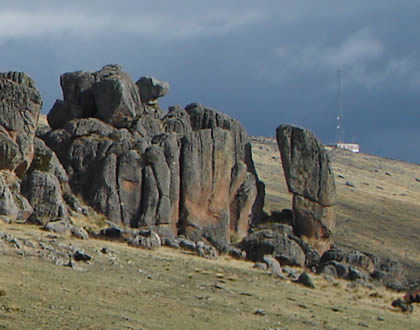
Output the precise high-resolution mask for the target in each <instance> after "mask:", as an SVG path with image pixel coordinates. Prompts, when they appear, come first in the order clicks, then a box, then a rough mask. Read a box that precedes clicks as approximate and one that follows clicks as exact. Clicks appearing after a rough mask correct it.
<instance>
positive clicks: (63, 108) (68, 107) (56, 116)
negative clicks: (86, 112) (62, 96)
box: [47, 100, 83, 129]
mask: <svg viewBox="0 0 420 330" xmlns="http://www.w3.org/2000/svg"><path fill="white" fill-rule="evenodd" d="M81 117H83V109H82V108H81V107H80V106H78V105H75V104H72V103H68V102H65V101H62V100H56V101H55V103H54V105H53V107H52V108H51V110H50V112H49V113H48V115H47V119H48V124H49V125H50V127H51V128H52V129H58V128H63V127H64V126H65V125H66V123H67V122H69V121H71V120H72V119H75V118H81Z"/></svg>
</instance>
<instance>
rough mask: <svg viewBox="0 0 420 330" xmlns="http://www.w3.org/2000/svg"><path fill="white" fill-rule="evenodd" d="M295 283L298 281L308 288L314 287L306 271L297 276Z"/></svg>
mask: <svg viewBox="0 0 420 330" xmlns="http://www.w3.org/2000/svg"><path fill="white" fill-rule="evenodd" d="M296 283H300V284H302V285H304V286H306V287H308V288H312V289H315V284H314V282H313V281H312V278H311V277H310V276H309V275H308V273H306V272H303V273H302V274H300V276H299V278H298V279H297V280H296Z"/></svg>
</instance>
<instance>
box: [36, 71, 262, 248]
mask: <svg viewBox="0 0 420 330" xmlns="http://www.w3.org/2000/svg"><path fill="white" fill-rule="evenodd" d="M60 81H61V87H62V89H63V98H64V100H63V101H57V103H56V105H55V106H54V107H53V109H52V112H51V115H50V117H49V122H50V125H51V128H52V130H50V131H48V130H45V131H43V132H42V133H41V132H40V134H39V136H40V137H42V139H43V140H44V141H45V144H46V146H47V147H48V148H50V149H51V150H53V151H54V152H55V153H56V155H57V157H58V159H59V161H60V162H61V163H62V164H63V167H64V169H65V171H66V173H67V175H68V185H69V186H70V187H71V192H72V193H73V195H80V196H82V197H83V199H84V200H85V201H86V202H87V203H88V204H89V205H90V206H92V207H93V208H94V209H95V210H96V211H97V212H100V213H103V214H104V215H105V216H106V217H107V218H108V219H109V220H111V221H112V222H113V223H115V224H117V225H118V224H124V225H128V226H130V227H134V228H137V227H139V228H148V229H151V230H153V231H155V232H156V233H159V234H161V235H163V236H165V237H168V238H173V237H176V236H177V235H180V234H184V235H185V237H186V238H188V239H191V240H193V241H195V242H198V241H200V240H203V241H204V242H209V243H211V244H213V245H214V246H216V247H217V248H218V249H219V250H225V249H227V247H228V244H229V237H230V232H231V231H233V232H236V233H238V234H239V236H240V237H244V236H246V235H247V233H248V229H249V227H250V224H251V223H252V222H253V221H255V219H257V218H258V217H259V215H260V214H261V213H262V207H263V199H264V186H263V184H262V183H261V182H260V181H259V180H258V176H257V174H256V171H255V168H254V164H253V161H252V157H251V149H250V143H249V139H248V135H247V133H246V131H245V130H244V128H243V127H242V126H241V125H240V124H239V122H237V121H236V120H234V119H232V118H230V117H229V116H227V115H225V114H221V113H219V112H217V111H215V110H213V109H210V108H206V107H204V106H202V105H199V104H192V105H189V106H187V107H186V108H185V109H182V108H181V107H171V108H170V110H169V112H168V113H167V114H166V115H165V116H163V115H162V112H161V110H160V108H159V105H158V103H157V99H158V98H159V97H161V96H163V95H164V94H165V93H166V92H167V90H166V89H167V86H166V84H165V83H162V82H158V81H157V80H154V79H149V78H144V79H140V80H139V81H138V82H137V85H136V84H134V83H133V82H132V80H131V78H130V77H129V76H128V74H126V73H124V72H123V71H122V69H121V67H119V66H116V65H109V66H105V67H104V68H102V69H101V70H99V71H97V72H92V73H89V72H73V73H65V74H63V75H62V76H61V79H60ZM57 109H58V110H57ZM60 109H61V110H60ZM63 109H64V110H63ZM66 109H67V110H66ZM60 182H61V181H60ZM62 185H63V184H62ZM62 189H63V190H65V189H64V188H62Z"/></svg>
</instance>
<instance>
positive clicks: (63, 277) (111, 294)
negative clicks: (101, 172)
mask: <svg viewBox="0 0 420 330" xmlns="http://www.w3.org/2000/svg"><path fill="white" fill-rule="evenodd" d="M0 231H2V232H5V231H7V232H8V233H9V235H13V236H14V238H15V240H16V239H17V241H18V242H21V243H22V246H23V247H22V248H21V249H18V250H17V249H16V247H15V246H13V245H10V246H9V245H7V244H3V246H2V249H1V251H2V253H1V256H0V267H1V268H0V269H1V272H0V327H2V328H9V329H40V328H42V329H58V328H61V329H63V328H64V329H70V328H74V329H75V328H79V329H80V328H89V329H274V328H278V329H337V328H339V329H363V328H366V327H370V328H374V329H377V328H381V329H416V327H417V325H418V324H419V322H420V311H419V310H415V311H414V313H413V314H410V315H403V314H402V313H400V312H397V311H395V310H394V309H393V308H392V307H391V305H390V303H391V301H392V300H393V299H395V298H396V297H399V296H400V294H397V293H393V292H390V291H387V290H385V289H383V288H375V289H366V288H362V287H357V286H356V287H355V286H353V285H352V283H351V282H346V281H342V280H334V281H333V282H327V281H326V280H325V279H323V278H322V277H321V276H316V275H312V276H313V279H314V282H315V285H316V288H315V289H309V288H306V287H303V286H300V285H298V284H294V283H292V282H291V281H290V280H284V279H279V278H273V277H272V276H271V275H270V274H269V273H267V272H266V271H261V270H256V269H253V264H252V263H250V262H245V261H237V260H233V259H231V258H229V257H226V256H220V257H218V258H217V259H216V260H207V259H204V258H200V257H197V256H194V255H191V254H189V253H187V252H181V251H178V250H171V249H167V248H161V249H159V250H157V251H147V250H141V249H136V248H131V247H128V246H126V245H125V244H122V243H116V242H110V241H100V240H93V239H91V240H88V241H80V240H74V239H69V238H68V237H65V236H61V235H52V234H51V233H46V232H43V231H40V230H39V229H38V228H36V227H34V226H30V225H5V224H1V225H0ZM51 247H52V248H61V249H64V248H68V249H83V250H84V251H85V252H87V253H88V254H90V255H91V256H92V260H91V261H90V262H89V263H84V262H78V265H77V269H72V268H70V267H65V266H63V265H56V264H55V263H54V262H52V260H49V259H48V257H45V254H44V253H42V252H43V251H45V250H46V249H49V248H51ZM104 247H106V248H107V253H102V252H101V250H102V249H103V248H104ZM43 255H44V256H43ZM259 309H262V310H263V312H262V314H263V315H259V314H256V311H257V310H259Z"/></svg>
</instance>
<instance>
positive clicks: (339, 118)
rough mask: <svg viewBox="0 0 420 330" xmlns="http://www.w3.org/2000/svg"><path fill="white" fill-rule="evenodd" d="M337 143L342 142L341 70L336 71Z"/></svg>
mask: <svg viewBox="0 0 420 330" xmlns="http://www.w3.org/2000/svg"><path fill="white" fill-rule="evenodd" d="M337 111H338V115H337V143H340V142H344V127H343V108H342V105H341V70H337Z"/></svg>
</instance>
